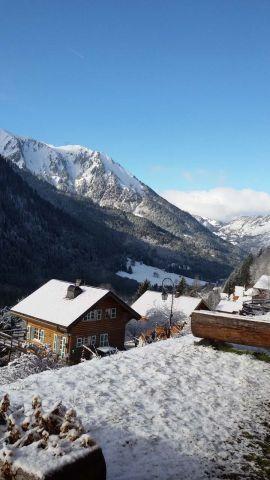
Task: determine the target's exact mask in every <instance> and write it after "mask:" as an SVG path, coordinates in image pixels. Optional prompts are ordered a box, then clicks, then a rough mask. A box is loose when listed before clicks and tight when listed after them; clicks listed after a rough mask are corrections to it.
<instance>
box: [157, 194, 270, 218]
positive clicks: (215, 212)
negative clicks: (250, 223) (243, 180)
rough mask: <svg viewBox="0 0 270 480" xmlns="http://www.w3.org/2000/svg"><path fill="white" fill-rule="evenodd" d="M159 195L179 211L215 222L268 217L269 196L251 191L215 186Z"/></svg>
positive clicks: (269, 208) (269, 210)
mask: <svg viewBox="0 0 270 480" xmlns="http://www.w3.org/2000/svg"><path fill="white" fill-rule="evenodd" d="M162 196H163V197H164V198H166V199H167V200H169V202H171V203H173V204H174V205H176V206H177V207H179V208H181V209H182V210H186V211H188V212H190V213H192V214H193V215H201V216H202V217H209V218H213V219H215V220H231V219H232V218H234V217H238V216H241V215H267V214H270V194H269V193H266V192H257V191H255V190H252V189H248V188H245V189H242V190H236V189H234V188H225V187H224V188H223V187H220V188H219V187H217V188H212V189H210V190H193V191H189V192H183V191H179V190H166V191H165V192H163V193H162Z"/></svg>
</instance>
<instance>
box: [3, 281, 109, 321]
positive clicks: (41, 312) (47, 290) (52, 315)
mask: <svg viewBox="0 0 270 480" xmlns="http://www.w3.org/2000/svg"><path fill="white" fill-rule="evenodd" d="M69 285H70V282H63V281H61V280H50V281H49V282H47V283H45V284H44V285H42V287H40V288H38V290H35V292H33V293H31V295H29V296H28V297H26V298H24V299H23V300H22V301H21V302H19V303H17V305H14V307H12V309H11V310H13V311H14V312H18V313H22V314H24V315H29V316H30V317H35V318H39V319H40V320H45V321H46V322H51V323H55V324H57V325H61V326H63V327H68V326H69V325H71V324H72V323H73V322H74V321H75V320H76V319H77V318H78V317H80V316H81V315H82V314H83V313H84V312H86V310H88V309H89V308H91V307H92V306H93V305H94V304H95V303H96V302H98V301H99V300H100V299H101V298H102V297H104V295H106V294H107V293H108V292H109V290H105V289H103V288H95V287H87V286H84V285H82V286H81V287H80V288H81V290H82V293H81V294H80V295H78V296H77V297H76V298H74V299H72V300H69V299H67V298H66V295H67V288H68V286H69Z"/></svg>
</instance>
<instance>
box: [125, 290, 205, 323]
mask: <svg viewBox="0 0 270 480" xmlns="http://www.w3.org/2000/svg"><path fill="white" fill-rule="evenodd" d="M201 301H202V299H201V298H197V297H186V296H181V297H178V298H174V304H173V308H174V310H176V311H181V312H182V313H183V314H184V315H186V316H187V317H189V316H190V315H191V314H192V312H193V311H194V310H195V309H196V308H197V307H198V306H199V305H200V303H201ZM171 303H172V296H171V294H169V295H168V298H167V300H165V301H164V300H162V297H161V292H152V291H151V290H147V292H145V293H144V294H143V295H142V296H141V297H140V298H138V300H136V302H134V303H133V305H132V308H133V310H135V311H136V312H138V313H139V314H140V315H141V316H142V317H147V312H149V311H150V310H152V309H153V308H155V309H162V308H164V307H168V308H170V307H171Z"/></svg>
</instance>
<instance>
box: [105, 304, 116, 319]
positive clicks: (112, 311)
mask: <svg viewBox="0 0 270 480" xmlns="http://www.w3.org/2000/svg"><path fill="white" fill-rule="evenodd" d="M105 318H116V308H115V307H112V308H106V310H105Z"/></svg>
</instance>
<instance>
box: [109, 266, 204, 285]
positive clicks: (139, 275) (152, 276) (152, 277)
mask: <svg viewBox="0 0 270 480" xmlns="http://www.w3.org/2000/svg"><path fill="white" fill-rule="evenodd" d="M129 265H130V260H129V259H128V262H127V266H128V267H129ZM130 266H131V268H132V273H128V272H122V271H120V272H117V273H116V275H119V277H124V278H130V279H131V280H136V281H137V282H139V283H141V282H143V281H144V280H145V279H147V280H149V282H150V283H151V285H161V284H162V280H163V279H164V278H165V277H169V278H171V279H172V280H173V281H174V282H178V281H179V279H180V277H182V276H183V275H179V274H177V273H171V272H166V270H161V269H160V268H156V267H152V266H151V265H145V264H144V263H143V262H135V264H134V265H130ZM184 278H185V280H186V282H187V284H188V285H193V283H194V278H189V277H185V276H184ZM196 283H197V284H199V285H201V286H203V285H205V284H206V282H204V281H202V280H200V281H199V280H196Z"/></svg>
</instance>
